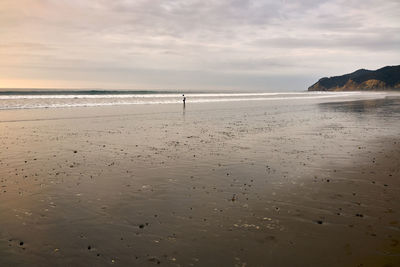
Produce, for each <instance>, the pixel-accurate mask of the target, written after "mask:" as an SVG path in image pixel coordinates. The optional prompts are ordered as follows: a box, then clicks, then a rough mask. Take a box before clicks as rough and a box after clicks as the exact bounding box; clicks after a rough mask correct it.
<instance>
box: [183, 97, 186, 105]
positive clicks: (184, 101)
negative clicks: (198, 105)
mask: <svg viewBox="0 0 400 267" xmlns="http://www.w3.org/2000/svg"><path fill="white" fill-rule="evenodd" d="M182 96H183V105H185V104H186V97H185V95H184V94H183V95H182Z"/></svg>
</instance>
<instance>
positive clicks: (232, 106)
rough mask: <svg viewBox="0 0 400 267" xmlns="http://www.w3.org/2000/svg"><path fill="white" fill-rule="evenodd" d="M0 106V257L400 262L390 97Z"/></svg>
mask: <svg viewBox="0 0 400 267" xmlns="http://www.w3.org/2000/svg"><path fill="white" fill-rule="evenodd" d="M0 116H1V120H0V145H1V151H0V189H1V191H0V214H1V220H0V266H109V265H110V266H154V265H162V266H400V219H399V218H400V215H399V213H400V123H399V122H400V100H399V99H398V98H395V97H393V98H387V99H380V100H361V101H349V102H341V101H334V102H332V103H328V102H326V101H325V102H324V101H322V100H320V101H316V100H315V101H301V102H299V101H289V102H286V103H285V102H281V101H271V102H267V101H256V102H251V103H220V104H216V103H208V104H196V105H194V104H193V105H190V103H188V104H187V105H186V108H185V109H182V106H180V105H160V106H157V107H156V108H155V107H154V106H150V105H149V106H146V105H144V106H140V107H139V106H124V107H97V108H73V109H46V110H28V111H26V110H25V111H24V110H19V111H1V113H0Z"/></svg>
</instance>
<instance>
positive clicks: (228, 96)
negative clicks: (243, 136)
mask: <svg viewBox="0 0 400 267" xmlns="http://www.w3.org/2000/svg"><path fill="white" fill-rule="evenodd" d="M184 94H185V97H186V99H187V100H186V103H187V104H189V103H211V102H233V101H265V100H267V101H268V100H271V101H274V100H307V99H310V100H311V99H321V98H337V97H357V96H361V95H363V96H364V97H365V96H367V95H368V96H371V97H374V98H376V97H378V98H379V97H384V96H385V93H384V92H368V93H365V92H264V93H226V92H220V93H210V92H192V93H191V92H187V93H184ZM182 95H183V93H182V92H166V91H116V90H79V91H78V90H70V91H68V90H23V91H17V90H3V91H0V110H10V109H40V108H72V107H95V106H116V105H154V104H177V103H182V100H183V97H182Z"/></svg>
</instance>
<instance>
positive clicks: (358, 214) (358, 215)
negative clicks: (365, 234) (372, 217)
mask: <svg viewBox="0 0 400 267" xmlns="http://www.w3.org/2000/svg"><path fill="white" fill-rule="evenodd" d="M356 216H357V217H364V215H362V214H360V213H357V214H356Z"/></svg>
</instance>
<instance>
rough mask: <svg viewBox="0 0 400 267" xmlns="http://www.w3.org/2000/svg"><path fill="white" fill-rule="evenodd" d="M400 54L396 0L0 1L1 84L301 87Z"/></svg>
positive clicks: (392, 61) (398, 59)
mask: <svg viewBox="0 0 400 267" xmlns="http://www.w3.org/2000/svg"><path fill="white" fill-rule="evenodd" d="M399 64H400V1H399V0H381V1H378V0H331V1H327V0H302V1H294V0H164V1H160V0H112V1H111V0H1V1H0V87H25V88H26V87H35V88H105V89H106V88H107V89H112V88H115V89H122V88H126V89H187V90H189V89H194V90H196V89H197V90H202V89H207V90H226V89H228V90H229V89H241V90H250V91H255V90H257V91H259V90H266V91H274V90H305V89H306V88H307V87H308V86H309V85H311V84H312V83H313V82H315V81H316V80H317V79H318V78H320V77H321V76H332V75H338V74H344V73H347V72H351V71H354V70H356V69H359V68H367V69H377V68H380V67H382V66H385V65H399Z"/></svg>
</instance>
